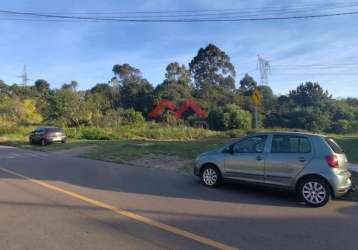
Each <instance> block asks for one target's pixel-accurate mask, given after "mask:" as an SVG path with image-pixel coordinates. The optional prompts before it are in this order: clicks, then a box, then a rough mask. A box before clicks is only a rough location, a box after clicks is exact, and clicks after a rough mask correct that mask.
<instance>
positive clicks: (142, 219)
mask: <svg viewBox="0 0 358 250" xmlns="http://www.w3.org/2000/svg"><path fill="white" fill-rule="evenodd" d="M0 170H1V171H3V172H5V173H8V174H11V175H14V176H17V177H20V178H23V179H25V180H28V181H30V182H32V183H36V184H38V185H40V186H42V187H45V188H48V189H51V190H53V191H57V192H60V193H63V194H66V195H68V196H71V197H73V198H76V199H78V200H81V201H84V202H87V203H89V204H92V205H95V206H97V207H100V208H104V209H107V210H110V211H112V212H114V213H116V214H119V215H122V216H125V217H128V218H130V219H133V220H136V221H139V222H142V223H144V224H147V225H150V226H153V227H156V228H159V229H162V230H164V231H167V232H170V233H173V234H176V235H179V236H182V237H185V238H188V239H191V240H194V241H197V242H200V243H202V244H205V245H208V246H210V247H214V248H217V249H223V250H233V249H238V248H234V247H232V246H229V245H226V244H223V243H220V242H218V241H215V240H211V239H208V238H205V237H202V236H200V235H197V234H193V233H190V232H188V231H185V230H182V229H179V228H177V227H173V226H170V225H167V224H164V223H161V222H159V221H156V220H153V219H150V218H148V217H144V216H141V215H139V214H136V213H133V212H130V211H127V210H124V209H121V208H116V207H114V206H112V205H109V204H107V203H104V202H102V201H98V200H94V199H92V198H89V197H86V196H83V195H80V194H78V193H75V192H72V191H68V190H66V189H63V188H59V187H56V186H54V185H51V184H49V183H47V182H44V181H41V180H36V179H32V178H30V177H27V176H25V175H22V174H19V173H16V172H14V171H11V170H9V169H6V168H1V167H0Z"/></svg>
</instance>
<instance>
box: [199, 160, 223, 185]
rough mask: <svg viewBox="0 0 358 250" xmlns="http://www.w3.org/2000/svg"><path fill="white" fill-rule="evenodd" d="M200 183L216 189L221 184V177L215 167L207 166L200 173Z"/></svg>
mask: <svg viewBox="0 0 358 250" xmlns="http://www.w3.org/2000/svg"><path fill="white" fill-rule="evenodd" d="M201 181H202V182H203V184H204V185H205V186H208V187H216V186H218V185H219V184H220V182H221V175H220V172H219V170H218V169H217V168H216V167H215V166H211V165H210V166H207V167H205V168H204V169H203V170H202V172H201Z"/></svg>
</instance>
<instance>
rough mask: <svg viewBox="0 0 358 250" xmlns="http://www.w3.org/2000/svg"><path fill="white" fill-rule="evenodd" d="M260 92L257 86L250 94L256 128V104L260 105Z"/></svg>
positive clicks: (256, 126)
mask: <svg viewBox="0 0 358 250" xmlns="http://www.w3.org/2000/svg"><path fill="white" fill-rule="evenodd" d="M261 99H262V98H261V93H260V90H259V89H258V88H255V90H254V92H252V94H251V101H252V102H253V103H254V106H255V129H257V128H258V106H260V105H261Z"/></svg>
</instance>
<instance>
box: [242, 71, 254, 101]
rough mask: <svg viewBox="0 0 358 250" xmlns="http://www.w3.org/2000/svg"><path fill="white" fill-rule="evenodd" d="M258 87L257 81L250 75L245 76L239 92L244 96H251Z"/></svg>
mask: <svg viewBox="0 0 358 250" xmlns="http://www.w3.org/2000/svg"><path fill="white" fill-rule="evenodd" d="M256 87H257V82H256V81H255V79H254V78H253V77H252V76H250V75H249V74H245V76H244V77H243V78H242V79H241V80H240V88H239V92H240V93H242V94H243V95H244V96H249V95H251V94H252V92H253V91H254V90H255V88H256Z"/></svg>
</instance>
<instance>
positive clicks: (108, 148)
mask: <svg viewBox="0 0 358 250" xmlns="http://www.w3.org/2000/svg"><path fill="white" fill-rule="evenodd" d="M227 141H228V139H223V138H211V139H202V140H195V141H170V142H168V141H138V140H124V141H100V142H97V143H96V147H95V148H93V149H91V150H90V151H88V152H87V153H84V154H83V155H82V156H83V157H86V158H91V159H97V160H110V161H113V162H124V161H129V160H134V159H138V158H142V157H145V156H148V155H169V156H178V157H180V158H183V159H194V158H195V156H197V155H198V154H200V153H202V152H205V151H207V150H210V149H214V148H218V147H220V146H221V145H224V144H225V143H226V142H227Z"/></svg>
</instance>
